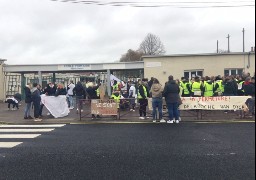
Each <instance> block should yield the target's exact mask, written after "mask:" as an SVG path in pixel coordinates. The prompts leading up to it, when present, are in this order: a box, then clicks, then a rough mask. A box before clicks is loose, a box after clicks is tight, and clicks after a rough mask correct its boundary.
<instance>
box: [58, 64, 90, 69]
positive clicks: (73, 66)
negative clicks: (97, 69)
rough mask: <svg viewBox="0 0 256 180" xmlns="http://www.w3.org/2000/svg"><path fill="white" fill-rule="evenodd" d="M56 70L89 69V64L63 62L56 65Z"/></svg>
mask: <svg viewBox="0 0 256 180" xmlns="http://www.w3.org/2000/svg"><path fill="white" fill-rule="evenodd" d="M58 70H91V65H90V64H63V65H58Z"/></svg>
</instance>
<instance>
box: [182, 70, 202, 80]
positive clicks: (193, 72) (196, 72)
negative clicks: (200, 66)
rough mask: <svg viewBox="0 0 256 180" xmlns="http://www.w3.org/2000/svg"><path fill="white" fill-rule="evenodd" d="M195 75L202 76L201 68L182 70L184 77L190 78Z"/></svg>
mask: <svg viewBox="0 0 256 180" xmlns="http://www.w3.org/2000/svg"><path fill="white" fill-rule="evenodd" d="M196 76H200V77H202V76H203V70H188V71H184V77H185V78H188V79H191V78H193V77H196Z"/></svg>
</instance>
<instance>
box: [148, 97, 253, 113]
mask: <svg viewBox="0 0 256 180" xmlns="http://www.w3.org/2000/svg"><path fill="white" fill-rule="evenodd" d="M248 98H250V96H215V97H181V101H182V104H181V105H180V106H179V109H180V110H190V109H203V110H242V109H244V108H246V105H245V102H246V100H247V99H248ZM148 104H149V110H152V109H153V108H152V99H151V98H150V99H149V103H148ZM163 105H166V103H165V100H164V99H163Z"/></svg>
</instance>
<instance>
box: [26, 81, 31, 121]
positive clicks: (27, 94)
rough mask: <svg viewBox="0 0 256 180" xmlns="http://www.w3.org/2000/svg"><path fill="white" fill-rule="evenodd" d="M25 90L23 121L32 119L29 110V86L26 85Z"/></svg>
mask: <svg viewBox="0 0 256 180" xmlns="http://www.w3.org/2000/svg"><path fill="white" fill-rule="evenodd" d="M24 90H25V103H26V106H25V113H24V119H33V118H32V117H31V116H30V109H31V103H32V98H31V84H27V85H26V87H25V88H24Z"/></svg>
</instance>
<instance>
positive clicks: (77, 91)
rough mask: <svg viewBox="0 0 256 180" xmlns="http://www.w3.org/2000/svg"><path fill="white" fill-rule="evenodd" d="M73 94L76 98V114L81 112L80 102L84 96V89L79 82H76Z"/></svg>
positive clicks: (81, 104) (81, 105)
mask: <svg viewBox="0 0 256 180" xmlns="http://www.w3.org/2000/svg"><path fill="white" fill-rule="evenodd" d="M73 93H74V95H75V96H76V111H77V113H78V112H79V111H80V110H81V111H83V103H82V102H80V100H81V99H83V98H84V95H85V89H84V87H83V85H82V83H81V82H80V81H78V82H77V84H76V86H75V88H74V89H73Z"/></svg>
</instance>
